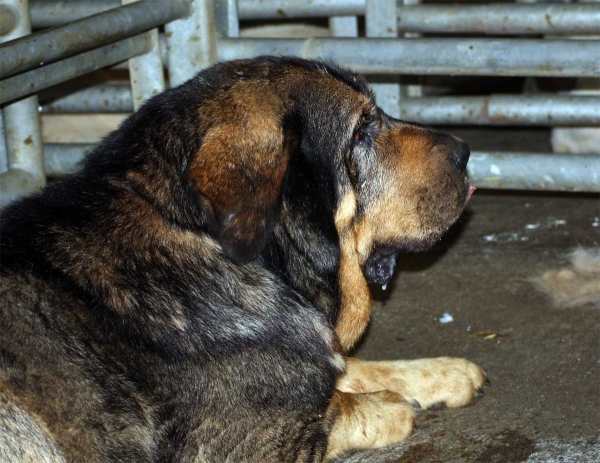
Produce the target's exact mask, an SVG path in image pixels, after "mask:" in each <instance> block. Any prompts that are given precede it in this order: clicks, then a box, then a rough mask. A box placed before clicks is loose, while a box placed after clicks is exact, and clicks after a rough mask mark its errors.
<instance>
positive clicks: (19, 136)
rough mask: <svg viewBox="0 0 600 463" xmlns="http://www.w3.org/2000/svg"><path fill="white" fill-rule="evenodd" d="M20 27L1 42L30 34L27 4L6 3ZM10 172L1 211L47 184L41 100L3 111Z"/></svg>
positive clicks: (1, 188) (1, 186)
mask: <svg viewBox="0 0 600 463" xmlns="http://www.w3.org/2000/svg"><path fill="white" fill-rule="evenodd" d="M5 2H6V3H5V4H6V5H8V6H9V7H10V8H12V9H13V11H14V12H15V15H17V18H18V20H17V24H16V26H15V27H14V28H13V30H12V31H11V32H10V33H9V34H7V35H4V36H2V37H0V41H4V40H13V39H15V38H17V37H21V36H24V35H27V34H31V24H30V22H29V5H28V2H27V1H20V0H5ZM2 119H3V121H4V132H5V139H6V155H7V167H8V171H7V172H5V173H3V174H1V175H0V207H3V206H5V205H6V204H8V203H9V202H11V201H12V200H14V199H17V198H18V197H20V196H23V195H25V194H27V193H30V192H32V191H36V190H38V189H39V188H41V187H43V186H44V185H45V184H46V171H45V168H44V151H43V145H42V137H41V133H40V117H39V113H38V98H37V96H32V97H30V98H27V99H25V100H23V101H19V102H17V103H13V104H11V105H8V106H6V107H5V108H3V109H2Z"/></svg>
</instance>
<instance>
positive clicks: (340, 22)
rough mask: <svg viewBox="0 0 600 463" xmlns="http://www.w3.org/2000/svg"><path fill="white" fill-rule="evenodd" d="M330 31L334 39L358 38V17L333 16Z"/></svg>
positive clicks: (330, 19)
mask: <svg viewBox="0 0 600 463" xmlns="http://www.w3.org/2000/svg"><path fill="white" fill-rule="evenodd" d="M329 30H330V31H331V35H332V36H333V37H358V21H357V19H356V16H331V17H330V18H329Z"/></svg>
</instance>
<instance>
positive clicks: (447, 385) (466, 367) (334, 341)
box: [0, 57, 485, 463]
mask: <svg viewBox="0 0 600 463" xmlns="http://www.w3.org/2000/svg"><path fill="white" fill-rule="evenodd" d="M468 159H469V148H468V146H467V145H466V144H465V143H464V142H462V141H461V140H459V139H457V138H455V137H453V136H451V135H448V134H445V133H442V132H438V131H436V130H433V129H430V128H427V127H424V126H420V125H417V124H411V123H408V122H404V121H400V120H397V119H393V118H391V117H389V116H387V115H386V114H384V113H383V112H382V111H381V109H380V108H379V107H378V106H377V105H376V103H375V100H374V97H373V94H372V92H371V90H370V89H369V86H368V85H367V83H366V82H365V81H364V80H363V79H362V78H361V77H360V76H357V75H355V74H353V73H351V72H349V71H347V70H345V69H340V68H338V67H336V66H334V65H332V64H326V63H321V62H315V61H305V60H301V59H296V58H273V57H263V58H258V59H253V60H245V61H236V62H228V63H222V64H219V65H216V66H214V67H212V68H209V69H207V70H205V71H203V72H201V73H200V74H199V75H198V76H196V77H195V78H193V79H192V80H190V81H188V82H186V83H184V84H183V85H181V86H179V87H176V88H172V89H170V90H167V91H165V92H164V93H162V94H160V95H157V96H156V97H154V98H152V99H150V100H149V101H148V102H147V103H146V104H145V105H144V106H142V107H141V108H140V110H139V111H137V112H136V113H134V114H133V115H132V116H130V117H129V118H128V119H127V120H125V122H124V123H123V124H122V126H121V127H120V128H119V129H118V130H116V131H115V132H113V133H112V134H110V135H109V136H108V137H107V138H106V139H105V140H104V141H103V142H102V143H101V144H100V145H99V146H98V147H97V148H96V149H95V150H94V151H93V152H92V153H91V154H90V155H89V156H88V157H87V158H86V159H85V161H84V162H83V163H82V164H81V165H80V166H79V168H78V169H77V171H76V172H74V173H73V174H71V175H69V176H67V177H66V178H64V179H62V180H59V181H56V182H54V183H52V184H50V185H49V186H47V187H46V188H45V189H44V190H43V191H42V192H41V193H39V194H37V195H34V196H31V197H29V198H25V199H22V200H20V201H18V202H16V203H14V204H12V205H11V206H9V207H8V208H6V209H5V210H4V211H3V213H2V223H1V226H2V234H1V252H2V268H1V274H2V280H1V287H0V291H1V297H0V333H1V336H0V460H2V461H6V462H17V461H40V462H44V461H60V462H62V461H65V462H77V463H94V462H98V463H100V462H136V463H138V462H225V461H227V462H249V461H254V462H318V461H323V460H327V459H331V458H334V457H337V456H339V455H341V454H343V453H344V452H346V451H347V450H351V449H355V448H372V447H380V446H384V445H387V444H390V443H394V442H398V441H401V440H403V439H405V438H407V437H408V436H409V435H410V434H411V432H412V427H413V423H414V420H415V410H416V409H417V408H418V407H422V408H426V407H429V406H431V405H435V404H439V403H444V404H446V405H447V406H449V407H456V406H461V405H465V404H467V403H468V402H470V401H471V399H472V397H474V396H475V395H477V393H478V391H480V390H481V389H480V388H482V387H483V385H484V383H485V376H484V374H483V372H482V370H481V369H479V368H478V367H477V366H475V365H473V364H472V363H469V362H467V361H465V360H461V359H452V358H439V359H422V360H412V361H396V362H365V361H358V360H353V359H351V358H348V357H347V354H348V352H349V350H350V349H351V348H352V346H353V345H354V344H355V343H356V341H357V340H358V339H359V338H360V337H361V335H362V334H363V332H364V330H365V328H366V326H367V324H368V322H369V316H370V311H371V297H370V293H369V288H368V283H369V282H374V283H378V284H380V285H385V284H386V283H387V282H388V281H389V279H390V278H391V277H392V274H393V270H394V265H395V262H396V258H397V255H398V254H399V253H401V252H403V251H418V250H424V249H427V248H428V247H429V246H431V244H432V243H434V242H435V241H436V240H438V239H439V238H440V237H441V236H442V234H443V233H444V232H445V231H446V230H447V229H448V227H450V225H451V224H452V223H453V222H454V221H455V220H456V219H457V218H458V217H459V216H460V214H461V212H462V211H463V208H464V207H465V204H466V202H467V201H468V198H469V197H470V194H471V193H472V191H473V188H472V187H470V186H469V184H468V182H467V179H466V175H465V169H466V164H467V161H468Z"/></svg>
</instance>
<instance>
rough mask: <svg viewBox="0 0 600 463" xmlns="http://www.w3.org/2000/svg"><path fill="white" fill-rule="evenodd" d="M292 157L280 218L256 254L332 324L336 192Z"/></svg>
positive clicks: (337, 256) (337, 261)
mask: <svg viewBox="0 0 600 463" xmlns="http://www.w3.org/2000/svg"><path fill="white" fill-rule="evenodd" d="M294 162H295V165H294V166H293V168H292V169H290V172H293V174H292V175H290V176H289V177H288V179H287V187H286V190H285V191H284V195H283V200H282V205H281V211H280V214H279V220H278V222H277V225H276V227H275V229H274V230H273V233H272V235H271V238H270V240H269V242H268V243H267V246H266V247H265V249H264V251H263V252H262V254H261V258H262V259H263V261H264V263H265V265H266V266H267V267H268V268H270V269H272V270H273V271H274V272H276V273H277V274H278V275H279V276H280V277H281V278H283V279H284V280H285V281H286V283H287V284H288V285H290V286H291V287H293V288H294V289H295V290H296V291H298V292H299V293H300V294H301V295H302V296H304V297H305V298H307V299H308V300H309V301H310V302H312V303H313V304H314V305H315V306H317V308H319V310H321V311H322V312H323V313H324V314H325V315H326V316H327V317H328V319H329V320H330V321H331V323H332V324H334V325H335V323H336V321H337V318H338V315H339V308H340V296H339V282H338V272H339V265H340V253H339V239H338V236H337V231H336V229H335V224H334V222H333V207H334V206H333V204H334V202H335V196H334V195H335V193H334V192H333V191H331V186H330V185H328V184H323V182H320V181H319V179H318V177H317V176H316V175H314V172H312V171H311V170H310V168H309V167H308V165H307V164H306V162H305V160H303V159H302V158H300V159H296V160H295V161H294Z"/></svg>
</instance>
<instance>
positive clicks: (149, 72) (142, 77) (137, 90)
mask: <svg viewBox="0 0 600 463" xmlns="http://www.w3.org/2000/svg"><path fill="white" fill-rule="evenodd" d="M138 1H139V0H121V2H122V3H123V4H124V5H126V4H129V3H134V2H138ZM147 34H148V35H149V37H150V43H151V47H150V50H149V51H148V53H145V54H143V55H140V56H136V57H134V58H130V59H129V80H130V84H131V93H132V95H133V106H134V109H138V108H139V107H140V106H141V105H142V104H143V103H144V101H146V100H147V99H148V98H150V97H152V96H153V95H156V94H158V93H160V92H162V91H163V90H164V89H165V73H164V70H163V64H162V59H161V54H160V43H159V40H158V29H152V30H151V31H148V32H147Z"/></svg>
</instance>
